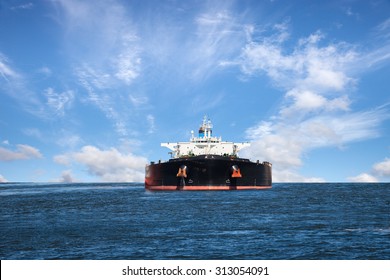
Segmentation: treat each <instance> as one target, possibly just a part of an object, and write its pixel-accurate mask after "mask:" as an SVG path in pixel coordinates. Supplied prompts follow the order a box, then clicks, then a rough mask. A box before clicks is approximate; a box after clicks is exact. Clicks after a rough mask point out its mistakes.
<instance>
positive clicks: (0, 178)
mask: <svg viewBox="0 0 390 280" xmlns="http://www.w3.org/2000/svg"><path fill="white" fill-rule="evenodd" d="M7 182H8V180H7V179H5V178H4V176H3V175H1V174H0V183H7Z"/></svg>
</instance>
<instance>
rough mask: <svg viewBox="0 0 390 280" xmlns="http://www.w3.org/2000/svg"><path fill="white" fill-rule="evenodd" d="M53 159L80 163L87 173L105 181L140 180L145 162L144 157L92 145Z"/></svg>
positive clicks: (58, 161) (142, 178) (64, 162)
mask: <svg viewBox="0 0 390 280" xmlns="http://www.w3.org/2000/svg"><path fill="white" fill-rule="evenodd" d="M54 161H55V162H57V163H61V164H68V163H78V164H81V165H83V166H85V167H86V169H87V171H88V173H89V174H91V175H94V176H97V177H98V178H100V179H101V180H102V181H105V182H142V181H143V180H144V172H145V170H144V169H145V165H146V163H147V159H146V158H144V157H140V156H135V155H133V154H131V153H127V154H122V153H121V152H119V151H118V150H117V149H116V148H111V149H108V150H101V149H99V148H97V147H94V146H84V147H82V148H81V150H80V151H79V152H75V153H69V154H64V155H58V156H56V157H55V158H54Z"/></svg>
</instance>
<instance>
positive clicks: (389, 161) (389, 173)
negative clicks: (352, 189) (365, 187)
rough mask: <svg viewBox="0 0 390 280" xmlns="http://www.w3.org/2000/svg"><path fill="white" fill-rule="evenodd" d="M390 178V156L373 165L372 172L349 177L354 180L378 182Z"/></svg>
mask: <svg viewBox="0 0 390 280" xmlns="http://www.w3.org/2000/svg"><path fill="white" fill-rule="evenodd" d="M389 178H390V158H385V159H384V160H383V161H381V162H378V163H376V164H374V165H373V167H372V170H371V172H368V173H367V172H366V173H361V174H359V175H357V176H355V177H349V178H348V180H349V181H352V182H378V181H379V180H380V179H389Z"/></svg>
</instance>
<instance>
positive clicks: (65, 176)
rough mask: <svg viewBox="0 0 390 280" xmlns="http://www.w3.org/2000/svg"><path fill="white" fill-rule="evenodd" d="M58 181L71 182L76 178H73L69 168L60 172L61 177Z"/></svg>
mask: <svg viewBox="0 0 390 280" xmlns="http://www.w3.org/2000/svg"><path fill="white" fill-rule="evenodd" d="M59 181H60V182H62V183H72V182H75V181H76V180H75V179H74V178H73V175H72V171H71V170H64V171H62V173H61V178H60V180H59Z"/></svg>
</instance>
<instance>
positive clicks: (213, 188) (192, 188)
mask: <svg viewBox="0 0 390 280" xmlns="http://www.w3.org/2000/svg"><path fill="white" fill-rule="evenodd" d="M270 188H271V186H235V187H234V188H232V187H230V186H185V187H183V188H181V189H178V188H177V186H147V187H146V189H147V190H150V191H235V190H265V189H270Z"/></svg>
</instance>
